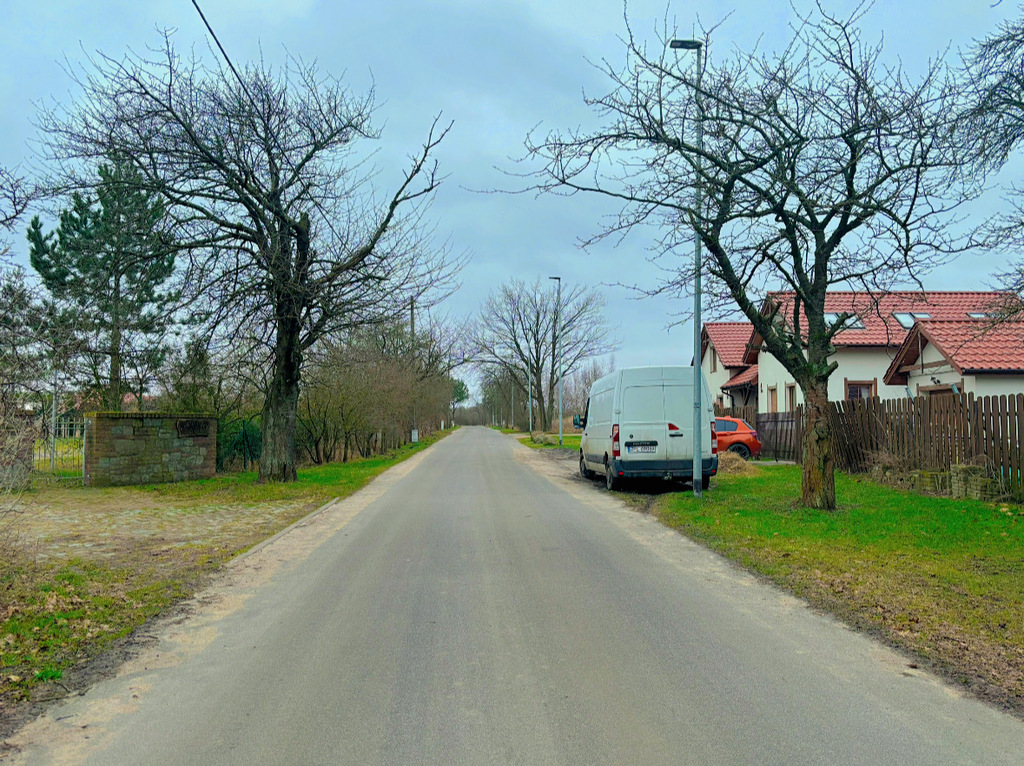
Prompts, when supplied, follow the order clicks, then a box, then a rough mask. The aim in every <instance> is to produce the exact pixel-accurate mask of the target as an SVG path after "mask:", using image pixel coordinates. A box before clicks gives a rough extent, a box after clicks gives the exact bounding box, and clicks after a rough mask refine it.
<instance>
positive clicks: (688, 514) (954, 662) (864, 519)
mask: <svg viewBox="0 0 1024 766" xmlns="http://www.w3.org/2000/svg"><path fill="white" fill-rule="evenodd" d="M800 473H801V469H800V468H799V467H798V466H773V467H769V468H763V469H761V471H760V472H759V473H758V474H757V475H756V476H748V477H741V476H729V475H724V476H719V477H718V478H717V479H716V480H715V485H714V486H713V488H712V490H711V492H709V493H707V494H706V495H705V498H704V499H703V500H696V499H695V498H693V496H692V495H690V494H689V493H677V494H671V495H666V496H663V497H660V498H658V500H657V501H656V502H655V504H654V508H653V510H654V512H655V513H656V514H657V515H658V517H659V518H660V519H661V520H662V521H663V522H664V523H665V524H667V525H669V526H671V527H674V528H676V529H679V530H681V531H683V532H685V533H686V534H687V535H688V536H690V537H693V538H695V539H697V540H699V541H701V542H702V543H704V544H706V545H708V546H709V547H711V548H713V549H715V550H717V551H719V552H721V553H723V554H725V555H726V556H728V557H729V558H732V559H734V560H736V561H738V562H739V563H741V564H743V565H744V566H746V567H749V568H750V569H752V570H754V571H756V572H758V573H760V574H762V575H765V576H766V577H768V578H770V579H771V580H773V581H775V582H777V583H779V584H781V585H783V586H785V587H786V588H789V589H790V590H792V591H794V592H795V593H797V594H799V595H801V596H803V597H805V598H807V599H808V600H809V601H810V602H811V603H814V604H816V605H819V606H823V607H825V608H827V609H829V610H831V611H833V612H836V613H838V614H839V615H840V616H842V617H843V618H845V619H847V620H848V621H850V622H852V623H854V624H856V625H858V626H860V627H867V628H869V629H872V630H874V631H877V632H878V633H880V634H882V635H883V636H884V637H886V638H887V639H888V640H890V641H891V642H893V643H894V644H897V645H899V646H902V647H905V648H907V649H909V650H911V651H913V652H915V653H917V654H919V655H921V656H922V657H924V658H926V659H927V660H928V661H930V662H932V663H933V664H934V665H935V666H936V667H938V668H939V669H940V670H942V671H944V672H945V673H946V674H947V675H948V676H950V677H952V678H954V679H955V680H958V681H960V682H962V683H965V684H967V685H969V686H971V687H972V688H973V689H974V690H975V691H977V692H979V693H980V694H982V695H983V696H988V697H990V698H992V699H996V700H998V701H1000V702H1003V703H1006V704H1011V705H1017V706H1018V708H1017V709H1018V710H1019V711H1024V620H1022V619H1021V616H1020V615H1021V608H1022V604H1024V560H1022V551H1024V509H1021V508H1020V507H1017V506H1011V505H1006V504H992V503H983V502H978V501H973V500H959V499H951V498H940V497H927V496H922V495H917V494H914V493H911V492H905V491H900V490H896V489H893V488H890V487H886V486H883V485H879V484H876V483H874V482H872V481H870V480H868V479H866V478H863V479H862V478H854V477H849V476H845V475H842V474H837V475H836V489H837V497H838V504H839V508H838V509H837V510H836V511H834V512H826V511H816V510H811V509H807V508H802V507H800V506H799V504H798V500H799V497H800Z"/></svg>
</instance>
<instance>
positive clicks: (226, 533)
mask: <svg viewBox="0 0 1024 766" xmlns="http://www.w3.org/2000/svg"><path fill="white" fill-rule="evenodd" d="M448 433H450V431H445V432H440V433H438V434H435V435H434V436H433V437H431V438H429V439H425V440H423V441H421V442H420V443H419V444H415V445H406V446H405V447H403V448H401V449H400V450H397V451H396V452H394V453H392V454H390V455H386V456H381V457H375V458H368V459H365V460H354V461H351V462H349V463H332V464H329V465H322V466H312V467H308V468H303V469H301V470H300V471H299V479H298V481H296V482H293V483H288V484H276V483H275V484H256V483H255V481H256V474H255V473H240V474H223V475H218V476H216V477H215V478H212V479H207V480H203V481H192V482H181V483H178V484H157V485H152V486H146V487H111V488H102V489H98V488H97V489H92V488H82V487H76V488H66V489H62V488H57V487H46V488H43V489H39V490H35V491H32V492H28V493H26V495H25V497H24V501H25V504H26V507H27V508H28V509H29V510H28V511H27V514H29V515H31V518H26V519H25V523H24V524H23V525H22V527H23V529H22V530H21V531H22V534H21V537H22V538H23V539H22V544H21V545H20V546H18V547H15V548H12V549H11V550H12V551H13V555H11V556H6V557H4V559H3V560H0V724H2V723H3V718H4V717H5V715H6V714H9V713H11V712H13V711H14V709H15V708H17V707H18V705H19V703H23V702H27V701H41V700H42V701H45V700H47V699H49V698H51V697H59V696H61V694H62V692H61V691H59V688H62V689H63V691H67V686H66V684H65V681H66V678H65V675H66V673H67V672H68V671H69V669H71V668H74V667H75V666H77V665H80V664H81V663H83V662H85V661H88V660H90V659H92V658H94V657H96V656H97V655H99V654H100V653H101V652H102V651H103V650H104V649H106V648H107V647H109V646H110V645H111V644H112V643H113V642H114V641H116V640H117V639H119V638H121V637H124V636H126V635H128V634H129V633H131V632H132V631H133V630H134V629H135V628H137V627H138V626H140V625H142V624H143V623H144V622H145V621H146V620H148V619H149V618H151V617H153V616H154V615H156V614H158V613H159V612H161V611H162V610H164V609H165V608H167V607H168V606H169V605H171V604H173V603H174V602H175V601H178V600H180V599H182V598H185V597H188V596H190V595H192V594H193V593H195V592H196V591H197V590H198V589H199V588H200V587H201V586H202V585H203V583H204V582H205V580H206V578H207V577H208V576H209V574H210V573H211V572H213V571H214V570H215V569H216V568H217V567H219V566H220V565H222V564H223V563H224V562H226V561H228V560H229V559H231V558H233V557H234V556H236V555H238V554H239V553H241V552H242V551H245V550H247V549H248V548H250V547H252V546H253V545H256V544H257V543H259V542H261V541H262V540H264V539H266V538H267V537H270V536H271V535H273V534H275V533H276V532H278V531H280V530H281V529H283V528H285V527H286V526H288V525H289V524H291V523H292V522H294V521H296V520H297V519H299V518H301V517H302V516H304V515H306V514H307V513H309V512H310V511H312V510H314V509H316V508H317V507H319V506H321V505H323V504H324V503H326V502H327V501H329V500H331V499H332V498H335V497H345V496H348V495H351V494H352V493H354V492H355V491H357V490H358V489H360V488H362V487H363V486H365V485H366V484H367V483H368V482H369V481H370V480H371V479H372V478H374V477H375V476H377V475H378V474H380V473H381V472H383V471H384V470H386V469H387V468H390V467H391V466H393V465H395V464H396V463H398V462H401V461H402V460H405V459H406V458H409V457H411V456H412V455H414V454H416V453H417V452H420V451H422V450H423V449H425V448H426V447H427V446H429V445H430V444H432V443H433V442H435V441H437V440H438V439H439V438H442V437H443V436H445V435H447V434H448ZM29 532H32V533H34V537H32V539H27V538H29V537H31V535H29V534H28V533H29ZM62 679H64V680H62ZM2 728H3V727H2V726H0V729H2Z"/></svg>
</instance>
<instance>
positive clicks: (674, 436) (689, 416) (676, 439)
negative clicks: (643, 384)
mask: <svg viewBox="0 0 1024 766" xmlns="http://www.w3.org/2000/svg"><path fill="white" fill-rule="evenodd" d="M665 418H666V420H667V421H668V427H667V429H668V451H667V456H668V459H669V460H693V384H692V383H690V384H688V383H684V382H683V381H665Z"/></svg>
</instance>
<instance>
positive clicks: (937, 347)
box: [884, 319, 1024, 396]
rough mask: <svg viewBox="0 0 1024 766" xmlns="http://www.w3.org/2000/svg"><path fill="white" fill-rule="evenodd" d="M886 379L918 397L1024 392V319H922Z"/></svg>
mask: <svg viewBox="0 0 1024 766" xmlns="http://www.w3.org/2000/svg"><path fill="white" fill-rule="evenodd" d="M884 380H885V382H886V384H888V385H895V386H905V387H907V388H909V389H910V390H911V392H912V393H913V394H914V395H915V396H941V395H943V394H956V393H965V394H966V393H973V394H974V395H976V396H993V395H996V396H997V395H1001V394H1018V393H1021V392H1024V322H1021V321H1008V322H1002V323H993V322H991V321H987V320H985V319H921V320H919V321H918V322H917V323H916V324H915V325H914V327H913V328H912V329H911V330H910V332H909V333H907V337H906V338H905V339H904V341H903V343H902V344H900V347H899V349H898V350H897V352H896V356H895V357H894V358H893V360H892V362H891V363H890V364H889V369H888V370H886V373H885V376H884Z"/></svg>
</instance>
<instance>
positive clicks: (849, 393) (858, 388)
mask: <svg viewBox="0 0 1024 766" xmlns="http://www.w3.org/2000/svg"><path fill="white" fill-rule="evenodd" d="M843 387H844V388H845V389H846V396H845V398H846V399H870V398H871V397H872V396H874V395H875V382H874V381H871V380H846V381H844V383H843Z"/></svg>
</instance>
